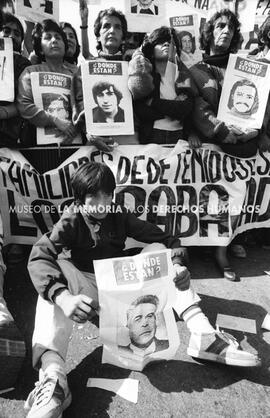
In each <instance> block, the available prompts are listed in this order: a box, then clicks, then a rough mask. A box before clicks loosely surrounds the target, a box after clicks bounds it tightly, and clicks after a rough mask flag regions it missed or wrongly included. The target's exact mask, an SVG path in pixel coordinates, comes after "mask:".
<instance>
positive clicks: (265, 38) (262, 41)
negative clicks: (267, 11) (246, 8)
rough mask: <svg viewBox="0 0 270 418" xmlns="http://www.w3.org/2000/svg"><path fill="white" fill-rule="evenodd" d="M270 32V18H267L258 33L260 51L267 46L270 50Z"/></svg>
mask: <svg viewBox="0 0 270 418" xmlns="http://www.w3.org/2000/svg"><path fill="white" fill-rule="evenodd" d="M269 32H270V16H267V18H266V19H265V21H264V22H263V24H262V25H261V26H260V28H259V32H258V35H257V36H258V46H259V49H260V50H261V51H262V50H263V49H264V47H265V45H266V46H268V48H269V47H270V38H269Z"/></svg>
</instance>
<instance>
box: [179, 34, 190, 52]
mask: <svg viewBox="0 0 270 418" xmlns="http://www.w3.org/2000/svg"><path fill="white" fill-rule="evenodd" d="M181 43H182V50H183V51H184V52H187V53H188V54H190V53H191V51H192V39H191V38H190V36H189V35H185V36H183V38H182V40H181Z"/></svg>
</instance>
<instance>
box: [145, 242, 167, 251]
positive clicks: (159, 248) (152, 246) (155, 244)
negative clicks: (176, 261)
mask: <svg viewBox="0 0 270 418" xmlns="http://www.w3.org/2000/svg"><path fill="white" fill-rule="evenodd" d="M166 249H167V248H166V247H165V245H164V244H161V243H159V242H153V243H152V244H148V245H146V246H145V247H144V248H143V249H142V251H141V252H142V253H150V252H152V251H162V250H166Z"/></svg>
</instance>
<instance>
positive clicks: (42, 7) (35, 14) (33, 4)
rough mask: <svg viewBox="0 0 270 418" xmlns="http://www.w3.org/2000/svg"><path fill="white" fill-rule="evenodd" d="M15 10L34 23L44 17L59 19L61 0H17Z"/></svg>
mask: <svg viewBox="0 0 270 418" xmlns="http://www.w3.org/2000/svg"><path fill="white" fill-rule="evenodd" d="M15 12H16V14H17V15H19V16H21V17H24V18H25V19H27V20H28V21H31V22H34V23H35V22H37V21H38V22H41V21H42V20H44V19H54V20H56V21H59V0H44V1H41V0H16V2H15Z"/></svg>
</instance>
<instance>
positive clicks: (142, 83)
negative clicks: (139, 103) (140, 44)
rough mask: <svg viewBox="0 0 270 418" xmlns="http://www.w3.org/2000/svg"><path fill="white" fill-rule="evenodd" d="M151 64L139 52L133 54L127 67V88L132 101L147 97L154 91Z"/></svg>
mask: <svg viewBox="0 0 270 418" xmlns="http://www.w3.org/2000/svg"><path fill="white" fill-rule="evenodd" d="M151 73H152V64H151V62H150V61H149V60H148V59H147V58H145V56H144V55H143V53H142V52H141V51H140V50H137V51H135V52H134V54H133V56H132V59H131V60H130V62H129V65H128V88H129V90H130V91H131V94H132V96H133V98H134V100H137V99H142V98H146V97H148V96H149V95H150V94H151V93H152V92H153V90H154V81H153V77H152V74H151Z"/></svg>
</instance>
